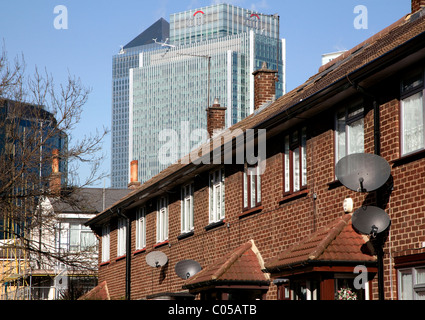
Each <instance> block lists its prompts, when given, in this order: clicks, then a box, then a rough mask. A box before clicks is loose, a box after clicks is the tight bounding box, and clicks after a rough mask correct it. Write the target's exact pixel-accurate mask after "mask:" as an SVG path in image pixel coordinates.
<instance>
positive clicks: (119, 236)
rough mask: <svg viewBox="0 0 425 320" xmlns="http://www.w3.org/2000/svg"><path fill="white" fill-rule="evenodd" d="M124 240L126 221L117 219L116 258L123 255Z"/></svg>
mask: <svg viewBox="0 0 425 320" xmlns="http://www.w3.org/2000/svg"><path fill="white" fill-rule="evenodd" d="M125 239H126V221H125V219H124V218H119V219H118V234H117V257H121V256H123V255H125V252H126V251H125V247H126V246H125Z"/></svg>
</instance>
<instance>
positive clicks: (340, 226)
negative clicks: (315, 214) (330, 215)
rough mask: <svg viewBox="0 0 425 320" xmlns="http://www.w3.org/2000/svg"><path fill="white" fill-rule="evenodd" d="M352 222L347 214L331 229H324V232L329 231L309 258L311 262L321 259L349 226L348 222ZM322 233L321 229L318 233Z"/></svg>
mask: <svg viewBox="0 0 425 320" xmlns="http://www.w3.org/2000/svg"><path fill="white" fill-rule="evenodd" d="M350 220H351V214H346V215H344V216H342V217H341V219H340V220H337V221H336V222H335V224H334V225H332V226H329V228H326V227H325V228H322V230H325V229H329V230H330V232H328V234H327V236H326V237H325V238H324V239H323V240H322V241H320V243H319V244H318V245H317V246H316V249H315V250H313V251H312V252H311V253H310V255H309V256H308V259H309V260H314V259H316V258H317V257H319V256H320V255H321V254H322V253H323V252H325V250H326V249H327V248H328V247H329V245H330V244H331V243H332V242H333V241H334V240H335V239H336V238H337V237H338V236H339V235H340V234H341V232H342V231H343V230H344V228H345V227H346V226H347V225H348V222H349V221H350ZM319 231H321V229H319V230H318V231H317V233H318V232H319Z"/></svg>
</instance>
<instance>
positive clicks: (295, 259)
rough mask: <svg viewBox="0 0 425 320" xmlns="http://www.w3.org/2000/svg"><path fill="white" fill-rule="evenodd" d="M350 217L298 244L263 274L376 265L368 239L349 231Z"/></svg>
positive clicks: (334, 222)
mask: <svg viewBox="0 0 425 320" xmlns="http://www.w3.org/2000/svg"><path fill="white" fill-rule="evenodd" d="M351 216H352V215H351V214H345V215H344V216H342V217H339V218H337V219H336V220H334V221H332V222H331V223H330V224H328V225H327V226H325V227H323V228H320V229H318V230H317V231H316V232H314V233H313V234H311V235H310V236H308V237H306V238H304V239H303V240H302V241H301V242H299V243H298V244H296V245H294V246H292V247H289V248H288V249H287V250H285V251H283V252H282V253H280V254H279V255H278V256H277V257H275V258H272V259H271V260H269V261H267V262H266V263H265V269H264V271H267V272H271V273H272V272H278V271H283V270H286V269H293V268H296V267H303V266H306V265H308V264H312V263H316V264H320V263H322V264H325V263H335V264H341V263H342V264H347V265H351V264H353V263H369V262H372V263H373V262H376V257H375V256H374V255H373V247H372V246H371V244H370V242H369V241H368V237H367V236H364V235H360V234H358V233H357V232H356V231H355V230H354V229H353V227H352V223H351Z"/></svg>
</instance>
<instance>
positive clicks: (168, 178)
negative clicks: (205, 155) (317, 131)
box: [88, 9, 425, 225]
mask: <svg viewBox="0 0 425 320" xmlns="http://www.w3.org/2000/svg"><path fill="white" fill-rule="evenodd" d="M424 48H425V9H422V10H420V11H418V12H416V13H414V14H408V15H406V16H405V17H403V18H401V19H400V20H398V21H397V22H395V23H393V24H392V25H391V26H389V27H387V28H385V29H384V30H382V31H381V32H379V33H377V34H375V35H374V36H372V37H371V38H369V39H367V40H366V41H364V42H362V43H361V44H359V45H357V46H356V47H354V48H353V49H351V50H349V51H347V52H346V53H344V54H343V55H341V56H340V57H338V58H336V59H334V60H332V61H331V62H329V63H328V64H326V65H324V66H322V67H320V69H319V72H318V73H317V74H315V75H313V76H312V77H310V79H308V80H307V81H306V82H305V83H303V84H302V85H300V86H299V87H297V88H295V89H293V90H292V91H290V92H289V93H287V94H285V95H284V96H282V97H280V98H279V99H277V100H276V101H275V102H274V103H272V104H270V105H269V106H267V107H265V108H262V109H259V110H257V111H255V112H254V113H253V114H251V115H249V116H248V117H246V118H245V119H243V120H241V121H240V122H238V123H236V124H235V125H233V126H232V127H230V128H228V129H227V130H225V131H224V132H223V133H221V134H219V135H217V136H215V137H214V139H210V140H209V141H208V142H206V144H204V145H201V146H200V147H199V148H198V149H197V151H199V152H201V151H202V150H203V149H204V148H205V145H208V144H209V145H210V150H211V152H212V150H213V146H214V147H216V146H217V145H222V143H217V142H214V141H217V140H218V139H220V141H223V140H222V139H223V138H224V141H226V138H228V137H231V136H232V134H234V132H235V131H236V130H240V131H241V132H245V131H246V129H258V128H262V129H269V128H273V127H274V126H277V125H279V126H283V127H280V128H281V129H280V130H282V128H284V126H290V125H291V121H299V120H297V118H302V116H301V115H302V114H303V113H306V112H319V111H318V110H317V106H318V104H320V103H321V102H323V101H326V99H330V98H332V99H334V98H335V96H336V95H338V94H340V93H342V92H345V91H348V90H349V88H350V89H351V90H352V92H355V91H356V89H355V86H356V85H358V84H359V81H361V80H364V79H367V77H372V76H373V77H377V74H378V72H379V71H382V70H384V69H385V68H388V67H389V66H391V65H392V64H394V63H395V62H398V61H400V60H402V59H404V58H406V57H407V56H409V55H413V54H414V53H417V52H418V50H423V49H424ZM417 58H418V56H416V58H415V59H417ZM386 76H388V74H387V75H386ZM381 77H385V75H384V76H381ZM312 114H314V113H311V114H310V116H311V115H312ZM270 131H271V130H267V134H268V135H269V134H270ZM197 151H195V152H197ZM193 167H195V165H194V164H193V163H189V164H183V162H182V161H181V160H179V161H178V162H176V163H175V164H173V165H170V166H169V167H167V168H166V169H165V170H163V171H161V172H160V173H159V174H157V175H156V176H154V177H152V178H151V179H150V180H148V181H146V182H145V183H143V184H142V185H141V186H140V187H139V188H137V189H135V190H134V191H133V192H132V193H130V194H129V195H128V196H126V197H124V198H123V199H121V200H120V201H119V202H117V203H115V204H114V205H113V207H112V208H111V209H112V210H108V212H109V213H111V212H112V211H113V209H116V208H118V207H121V206H126V205H128V204H129V203H132V202H134V201H136V199H137V200H139V199H141V196H142V195H145V197H144V198H143V199H145V200H147V199H149V197H151V196H153V194H154V191H153V190H159V189H161V188H162V189H163V190H164V186H163V184H164V182H166V183H167V184H168V186H171V185H172V183H177V182H178V181H177V180H178V179H184V178H185V176H186V177H187V179H190V178H191V177H190V176H188V175H187V172H188V171H189V170H190V169H191V168H193ZM159 187H161V188H159ZM147 193H149V195H148V194H147ZM133 200H134V201H133ZM109 213H108V214H109ZM108 214H107V213H106V212H105V215H102V214H100V215H99V216H98V217H95V218H93V219H91V220H90V221H88V225H91V224H96V223H101V222H102V221H104V220H105V219H107V215H108Z"/></svg>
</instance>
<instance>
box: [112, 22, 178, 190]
mask: <svg viewBox="0 0 425 320" xmlns="http://www.w3.org/2000/svg"><path fill="white" fill-rule="evenodd" d="M169 31H170V25H169V23H168V22H167V21H165V20H164V19H162V18H161V19H159V20H158V21H156V22H155V23H154V24H153V25H151V26H150V27H149V28H148V29H146V30H145V31H143V32H142V33H141V34H139V35H138V36H137V37H136V38H134V39H133V40H132V41H130V42H129V43H128V44H126V45H125V46H123V47H122V48H121V50H120V52H119V53H118V54H116V55H114V56H113V58H112V137H111V144H112V152H111V185H112V186H113V187H114V188H127V183H128V172H129V171H128V167H129V158H128V141H129V139H128V138H129V132H128V128H129V127H128V124H129V123H128V121H129V114H128V112H129V104H128V102H129V99H128V97H129V91H128V88H129V87H128V85H129V77H128V76H129V70H130V69H131V68H138V67H139V53H141V52H148V51H151V50H156V49H158V48H162V47H161V45H158V44H156V43H155V41H154V40H153V39H157V41H166V39H167V38H168V36H169Z"/></svg>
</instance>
